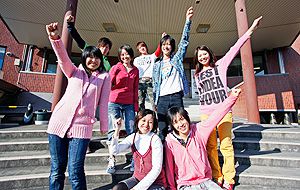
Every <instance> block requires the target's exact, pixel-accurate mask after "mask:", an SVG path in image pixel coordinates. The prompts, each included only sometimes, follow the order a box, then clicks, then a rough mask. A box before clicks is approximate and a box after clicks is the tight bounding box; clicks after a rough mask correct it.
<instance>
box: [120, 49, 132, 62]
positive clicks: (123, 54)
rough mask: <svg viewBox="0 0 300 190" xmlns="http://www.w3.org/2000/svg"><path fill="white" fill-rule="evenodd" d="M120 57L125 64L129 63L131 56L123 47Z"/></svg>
mask: <svg viewBox="0 0 300 190" xmlns="http://www.w3.org/2000/svg"><path fill="white" fill-rule="evenodd" d="M120 59H121V61H122V63H125V64H130V62H131V57H130V55H129V53H128V52H127V51H126V50H125V49H122V50H121V53H120Z"/></svg>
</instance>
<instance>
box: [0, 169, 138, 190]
mask: <svg viewBox="0 0 300 190" xmlns="http://www.w3.org/2000/svg"><path fill="white" fill-rule="evenodd" d="M126 166H127V164H124V165H118V166H117V171H116V173H115V174H114V175H111V174H107V173H106V171H105V169H106V167H104V166H100V165H86V166H85V175H86V179H87V184H88V186H89V188H88V189H92V187H93V188H95V189H96V188H97V189H104V188H106V189H109V188H111V186H112V185H113V184H116V183H117V182H119V181H120V180H123V179H126V178H129V177H130V176H132V172H130V171H129V169H123V168H124V167H126ZM49 171H50V168H49V167H45V166H40V167H21V168H14V169H11V168H9V169H2V170H1V174H2V176H1V177H0V186H1V187H5V189H33V188H35V189H39V188H44V189H45V188H46V187H47V186H48V184H49ZM66 176H68V172H66ZM65 184H66V185H67V186H70V183H69V181H68V179H66V180H65ZM1 189H3V188H1Z"/></svg>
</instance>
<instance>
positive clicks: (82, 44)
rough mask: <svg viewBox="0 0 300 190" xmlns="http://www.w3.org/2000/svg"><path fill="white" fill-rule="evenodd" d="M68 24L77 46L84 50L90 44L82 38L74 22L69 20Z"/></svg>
mask: <svg viewBox="0 0 300 190" xmlns="http://www.w3.org/2000/svg"><path fill="white" fill-rule="evenodd" d="M67 24H68V26H67V27H68V31H69V33H70V34H71V36H72V38H73V39H74V40H75V42H76V43H77V46H78V47H79V48H80V49H81V50H83V49H84V48H85V47H86V46H88V44H87V43H86V42H85V41H84V40H83V39H82V38H81V36H80V34H79V33H78V31H77V29H76V28H75V23H74V22H67Z"/></svg>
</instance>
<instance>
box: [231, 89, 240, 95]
mask: <svg viewBox="0 0 300 190" xmlns="http://www.w3.org/2000/svg"><path fill="white" fill-rule="evenodd" d="M240 93H241V89H239V88H233V89H232V90H231V94H232V96H236V97H238V96H239V94H240Z"/></svg>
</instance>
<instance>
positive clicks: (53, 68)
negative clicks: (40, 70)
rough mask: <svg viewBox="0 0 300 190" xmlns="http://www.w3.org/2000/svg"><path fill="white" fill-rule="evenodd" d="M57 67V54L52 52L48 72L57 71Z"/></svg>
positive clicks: (48, 62)
mask: <svg viewBox="0 0 300 190" xmlns="http://www.w3.org/2000/svg"><path fill="white" fill-rule="evenodd" d="M56 69H57V59H56V56H55V54H53V53H50V54H49V57H48V60H47V69H46V73H56Z"/></svg>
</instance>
